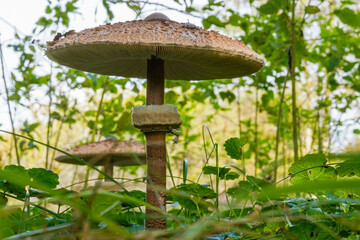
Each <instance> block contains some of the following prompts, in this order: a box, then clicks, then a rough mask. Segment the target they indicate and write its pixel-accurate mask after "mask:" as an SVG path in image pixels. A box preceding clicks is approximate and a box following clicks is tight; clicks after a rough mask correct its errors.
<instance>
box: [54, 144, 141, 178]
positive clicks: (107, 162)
mask: <svg viewBox="0 0 360 240" xmlns="http://www.w3.org/2000/svg"><path fill="white" fill-rule="evenodd" d="M67 152H68V153H70V154H71V155H74V156H76V157H78V158H81V159H83V160H84V161H86V162H88V163H90V164H92V165H94V166H104V169H105V173H106V174H107V175H108V176H110V177H112V176H113V169H114V166H133V165H143V164H145V159H146V154H145V148H144V145H142V144H140V143H136V142H125V141H115V140H104V141H100V142H93V143H88V144H83V145H79V146H76V147H74V148H71V149H69V150H68V151H67ZM55 160H56V161H58V162H61V163H68V164H76V165H83V164H82V163H81V162H79V161H77V160H76V159H74V158H72V157H70V156H68V155H65V154H60V155H58V156H56V157H55ZM105 181H109V179H107V178H106V179H105Z"/></svg>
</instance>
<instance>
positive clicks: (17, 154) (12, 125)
mask: <svg viewBox="0 0 360 240" xmlns="http://www.w3.org/2000/svg"><path fill="white" fill-rule="evenodd" d="M0 59H1V70H2V77H3V81H4V87H5V93H6V104H7V107H8V111H9V118H10V123H11V128H12V133H14V134H15V127H14V119H13V118H12V113H11V107H10V99H9V90H8V87H7V84H6V78H5V68H4V55H3V51H2V44H1V41H0ZM14 134H13V135H12V136H13V139H14V146H15V153H16V161H17V164H18V165H21V164H20V155H19V149H18V144H17V138H16V136H15V135H14Z"/></svg>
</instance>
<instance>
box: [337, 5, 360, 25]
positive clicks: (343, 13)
mask: <svg viewBox="0 0 360 240" xmlns="http://www.w3.org/2000/svg"><path fill="white" fill-rule="evenodd" d="M334 14H335V15H336V16H337V17H338V18H339V19H340V20H341V21H342V22H343V23H345V24H347V25H349V26H351V27H353V28H357V27H360V13H355V12H354V10H351V9H349V8H344V9H340V10H335V11H334Z"/></svg>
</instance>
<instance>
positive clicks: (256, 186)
mask: <svg viewBox="0 0 360 240" xmlns="http://www.w3.org/2000/svg"><path fill="white" fill-rule="evenodd" d="M246 179H247V181H240V182H239V183H238V186H237V187H233V188H229V189H228V191H227V193H228V194H229V196H231V197H233V198H236V199H246V198H248V197H249V196H250V194H251V193H252V192H260V191H261V190H262V189H264V188H268V187H270V186H272V184H271V183H269V182H267V181H264V180H262V179H260V178H256V177H253V176H246Z"/></svg>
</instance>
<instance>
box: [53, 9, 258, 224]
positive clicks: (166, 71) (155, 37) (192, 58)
mask: <svg viewBox="0 0 360 240" xmlns="http://www.w3.org/2000/svg"><path fill="white" fill-rule="evenodd" d="M46 55H47V56H48V57H49V58H50V59H52V60H53V61H55V62H57V63H59V64H62V65H65V66H68V67H72V68H76V69H79V70H83V71H88V72H93V73H99V74H105V75H116V76H123V77H136V78H147V89H146V106H142V107H137V108H134V110H133V114H132V120H133V125H134V126H136V127H138V128H139V129H140V130H141V131H142V132H144V134H145V137H146V152H147V157H146V158H147V160H146V162H147V202H148V203H150V204H152V205H153V206H156V207H158V208H162V209H163V210H164V211H165V210H166V209H165V191H164V189H165V188H166V146H165V135H166V133H167V132H171V133H176V134H177V133H178V132H177V131H176V129H177V128H179V127H180V124H181V120H180V117H179V116H180V115H179V114H178V113H177V114H174V110H176V107H174V108H172V109H171V107H167V106H166V105H163V104H164V79H167V80H210V79H222V78H234V77H240V76H244V75H248V74H252V73H254V72H256V71H258V70H260V69H261V68H262V67H263V65H264V62H265V60H264V58H263V57H261V56H260V55H258V54H257V53H256V52H254V51H253V50H251V49H250V48H249V47H247V46H246V45H245V44H244V43H243V42H242V41H240V40H235V39H231V38H229V37H226V36H223V35H221V34H219V33H217V32H215V31H208V30H206V29H203V28H200V27H196V26H194V25H192V24H189V23H178V22H175V21H171V20H169V18H168V17H166V16H165V15H164V14H160V13H154V14H151V15H150V16H148V17H146V18H145V19H144V20H135V21H127V22H119V23H115V24H112V25H104V26H99V27H95V28H91V29H85V30H83V31H81V32H78V33H72V34H71V35H67V36H64V37H63V38H60V39H56V40H55V41H52V42H48V43H47V50H46ZM152 105H155V106H157V107H158V108H157V109H156V110H155V111H154V109H153V106H152ZM160 105H162V106H160ZM163 106H165V107H163ZM169 109H170V110H171V111H172V113H170V115H167V116H166V117H163V116H164V114H165V115H166V111H167V110H169ZM159 110H161V111H160V112H161V113H160V112H158V111H159ZM176 112H177V111H176ZM171 114H172V115H171ZM144 115H147V116H149V119H151V121H142V119H139V118H141V116H144ZM176 116H177V117H176ZM146 213H147V217H148V218H147V219H146V222H145V227H146V228H153V229H163V228H165V227H166V219H165V217H164V216H162V215H161V214H160V213H158V212H157V211H154V210H152V209H150V208H147V209H146Z"/></svg>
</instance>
